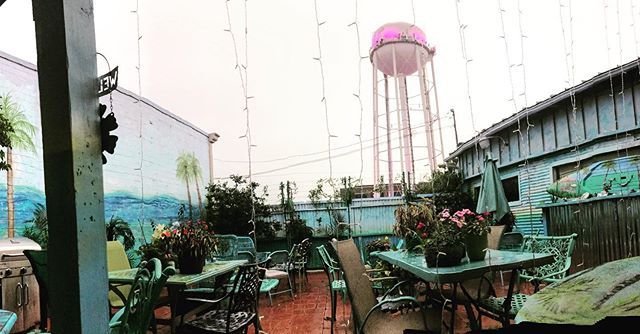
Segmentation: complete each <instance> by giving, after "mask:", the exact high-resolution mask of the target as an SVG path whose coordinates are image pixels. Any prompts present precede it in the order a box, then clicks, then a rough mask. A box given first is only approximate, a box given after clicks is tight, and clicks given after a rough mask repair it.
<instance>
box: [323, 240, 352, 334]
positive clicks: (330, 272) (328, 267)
mask: <svg viewBox="0 0 640 334" xmlns="http://www.w3.org/2000/svg"><path fill="white" fill-rule="evenodd" d="M316 249H317V250H318V254H319V255H320V259H321V260H322V266H323V269H324V272H325V274H327V279H328V283H329V284H328V285H329V294H330V295H331V318H329V320H330V321H331V334H333V330H334V329H333V328H334V325H335V321H336V307H337V302H338V300H337V299H338V293H340V294H341V295H342V301H343V302H344V300H345V299H346V294H347V284H346V283H345V282H344V279H342V273H341V271H340V267H339V265H338V263H337V262H336V261H334V260H333V259H332V258H331V256H330V255H329V253H328V252H327V249H326V248H325V247H324V245H320V246H318V247H316ZM325 320H326V319H325Z"/></svg>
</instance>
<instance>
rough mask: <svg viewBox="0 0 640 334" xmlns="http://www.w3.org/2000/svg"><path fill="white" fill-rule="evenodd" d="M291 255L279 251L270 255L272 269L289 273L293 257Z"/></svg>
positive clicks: (284, 251)
mask: <svg viewBox="0 0 640 334" xmlns="http://www.w3.org/2000/svg"><path fill="white" fill-rule="evenodd" d="M289 254H290V253H289V252H288V251H286V250H278V251H275V252H271V253H269V256H268V257H269V258H271V267H273V268H275V269H277V270H282V271H287V272H288V271H289V268H290V265H291V257H290V256H289Z"/></svg>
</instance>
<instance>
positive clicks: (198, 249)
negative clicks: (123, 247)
mask: <svg viewBox="0 0 640 334" xmlns="http://www.w3.org/2000/svg"><path fill="white" fill-rule="evenodd" d="M217 246H218V241H217V239H216V238H215V237H214V234H213V231H212V230H211V228H210V227H209V224H208V223H206V222H204V221H200V220H198V221H195V222H193V221H181V222H180V221H178V222H174V223H173V224H171V225H163V224H158V225H154V230H153V234H152V236H151V243H148V244H145V245H142V246H141V247H140V251H139V252H140V253H142V255H143V257H144V258H150V257H157V258H159V259H160V260H161V261H163V262H164V263H165V264H166V263H168V262H169V261H176V260H177V261H178V265H179V266H182V265H181V264H180V262H183V263H182V264H185V262H186V261H187V260H185V259H194V260H197V262H198V263H202V265H204V260H205V258H206V257H207V256H209V255H210V254H211V253H212V252H213V250H214V249H215V248H216V247H217ZM181 270H182V268H181Z"/></svg>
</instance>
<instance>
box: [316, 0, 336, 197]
mask: <svg viewBox="0 0 640 334" xmlns="http://www.w3.org/2000/svg"><path fill="white" fill-rule="evenodd" d="M313 8H314V13H315V17H316V37H317V40H318V57H317V58H314V59H315V60H316V61H317V62H318V64H319V65H320V79H321V83H322V99H321V100H320V101H321V103H322V106H323V108H324V117H325V125H326V128H327V147H328V151H327V153H328V156H329V183H330V184H331V185H332V186H333V185H334V182H333V163H332V161H331V137H333V136H332V134H331V129H330V126H329V107H328V106H327V95H326V89H325V75H324V64H323V62H322V39H321V38H320V26H322V25H323V24H325V23H326V21H322V22H320V19H319V17H318V1H317V0H313Z"/></svg>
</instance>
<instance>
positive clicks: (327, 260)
mask: <svg viewBox="0 0 640 334" xmlns="http://www.w3.org/2000/svg"><path fill="white" fill-rule="evenodd" d="M316 249H317V250H318V255H320V259H321V260H322V268H323V269H324V272H325V274H327V278H328V279H329V286H331V284H332V282H333V281H335V280H337V279H339V278H338V275H337V274H338V268H336V267H335V265H336V263H335V262H334V261H333V259H332V258H331V256H330V255H329V253H328V252H327V249H326V248H325V246H324V245H320V246H318V247H316Z"/></svg>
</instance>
